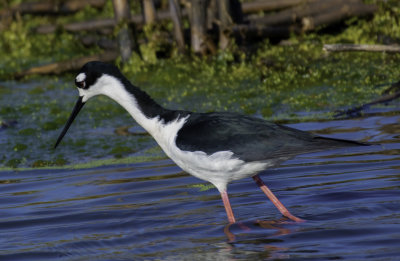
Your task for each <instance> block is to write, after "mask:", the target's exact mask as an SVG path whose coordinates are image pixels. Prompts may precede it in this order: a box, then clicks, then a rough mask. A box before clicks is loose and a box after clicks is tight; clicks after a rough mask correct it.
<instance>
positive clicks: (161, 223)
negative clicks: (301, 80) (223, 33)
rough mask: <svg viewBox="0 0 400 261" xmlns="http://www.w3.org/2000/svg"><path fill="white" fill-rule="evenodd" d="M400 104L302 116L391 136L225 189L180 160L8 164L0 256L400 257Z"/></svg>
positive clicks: (359, 134) (364, 135) (310, 157)
mask: <svg viewBox="0 0 400 261" xmlns="http://www.w3.org/2000/svg"><path fill="white" fill-rule="evenodd" d="M399 121H400V117H399V113H398V112H394V113H391V114H390V115H386V114H384V113H382V114H379V112H374V115H373V116H371V117H369V116H368V115H367V116H366V117H364V118H360V119H353V120H343V121H339V120H336V121H329V122H305V123H297V124H291V126H293V127H296V128H299V129H303V130H310V131H314V132H323V133H324V134H326V135H330V136H333V137H336V138H349V139H358V140H359V139H363V140H368V141H372V142H376V143H380V145H373V146H370V147H358V148H357V147H356V148H347V149H338V150H333V151H327V152H321V153H313V154H307V155H302V156H299V157H297V158H295V159H292V160H290V161H288V162H286V163H285V164H284V165H283V166H282V167H281V168H277V169H273V170H267V171H265V172H263V173H261V175H262V176H263V177H264V181H265V183H266V184H267V185H268V186H269V187H270V188H271V189H272V190H273V191H274V192H276V195H277V196H278V197H279V198H280V200H281V201H282V202H283V203H284V204H285V205H286V206H287V207H288V208H289V209H290V210H291V212H292V213H293V214H295V215H296V216H299V217H301V218H303V219H305V220H306V222H305V223H298V224H297V223H293V222H290V221H288V220H286V219H285V218H282V217H281V216H280V214H279V212H278V211H277V210H276V209H275V207H274V206H273V205H272V204H271V203H270V202H269V201H268V200H267V198H266V197H265V195H264V194H263V193H262V192H261V191H260V190H259V189H258V188H257V186H256V185H255V184H254V183H253V182H252V180H251V179H247V180H242V181H238V182H234V183H233V184H231V185H230V187H229V193H230V196H231V203H232V206H233V211H234V213H235V215H236V217H237V219H238V221H239V222H238V223H236V224H233V225H227V222H226V214H225V211H224V208H223V205H222V202H221V200H220V197H219V194H218V193H217V191H216V190H215V189H209V190H205V191H203V190H200V189H199V188H198V187H197V186H195V185H197V184H199V183H202V184H206V183H204V182H202V181H200V180H197V179H195V178H193V177H191V176H189V175H187V174H185V173H183V172H182V171H181V170H180V169H179V168H178V167H177V166H176V165H175V164H173V162H171V161H169V160H162V161H155V162H149V163H137V164H127V165H113V166H103V167H99V168H92V169H77V170H58V169H51V170H50V169H49V170H27V171H3V172H1V173H0V213H1V215H0V259H1V260H23V259H26V260H46V259H47V260H54V259H61V260H123V259H127V260H143V259H144V260H160V259H161V260H187V259H191V260H257V259H263V260H275V259H287V260H306V259H307V260H326V259H345V260H364V259H369V260H396V258H398V256H400V248H399V246H400V245H399V240H400V226H399V223H400V190H399V188H400V155H399V151H400V142H399V134H398V131H397V130H398V126H399V125H398V124H399Z"/></svg>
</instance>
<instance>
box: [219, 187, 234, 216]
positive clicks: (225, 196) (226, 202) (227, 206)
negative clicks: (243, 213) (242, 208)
mask: <svg viewBox="0 0 400 261" xmlns="http://www.w3.org/2000/svg"><path fill="white" fill-rule="evenodd" d="M221 198H222V201H223V202H224V207H225V210H226V214H227V215H228V220H229V223H231V224H232V223H235V222H236V221H235V216H233V211H232V208H231V203H229V197H228V193H227V192H226V190H224V192H221Z"/></svg>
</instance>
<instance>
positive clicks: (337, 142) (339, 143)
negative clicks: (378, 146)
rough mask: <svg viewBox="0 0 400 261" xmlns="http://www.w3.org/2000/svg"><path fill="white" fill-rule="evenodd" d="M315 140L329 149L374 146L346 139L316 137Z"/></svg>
mask: <svg viewBox="0 0 400 261" xmlns="http://www.w3.org/2000/svg"><path fill="white" fill-rule="evenodd" d="M314 139H315V140H318V142H323V143H325V144H326V145H327V146H329V147H338V148H339V147H350V146H370V145H373V144H371V143H368V142H361V141H355V140H345V139H336V138H329V137H321V136H316V137H314Z"/></svg>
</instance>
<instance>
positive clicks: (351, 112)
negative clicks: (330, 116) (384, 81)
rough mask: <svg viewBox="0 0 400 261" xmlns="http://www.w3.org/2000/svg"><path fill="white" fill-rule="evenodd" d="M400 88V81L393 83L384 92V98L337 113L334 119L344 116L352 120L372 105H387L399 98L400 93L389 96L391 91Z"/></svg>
mask: <svg viewBox="0 0 400 261" xmlns="http://www.w3.org/2000/svg"><path fill="white" fill-rule="evenodd" d="M399 88H400V81H398V82H395V83H392V84H391V85H390V87H389V88H388V89H386V90H385V91H383V93H384V94H385V95H384V96H382V97H379V98H377V99H375V100H373V101H371V102H368V103H365V104H363V105H360V106H357V107H354V108H350V109H348V110H344V111H336V114H335V115H334V117H336V118H338V117H341V116H343V115H346V116H347V117H348V118H352V117H357V116H360V115H361V111H362V110H365V109H367V108H368V107H370V106H372V105H376V104H380V103H387V102H390V101H393V100H394V99H397V98H399V97H400V91H397V92H395V93H393V94H388V92H389V91H392V90H395V89H399Z"/></svg>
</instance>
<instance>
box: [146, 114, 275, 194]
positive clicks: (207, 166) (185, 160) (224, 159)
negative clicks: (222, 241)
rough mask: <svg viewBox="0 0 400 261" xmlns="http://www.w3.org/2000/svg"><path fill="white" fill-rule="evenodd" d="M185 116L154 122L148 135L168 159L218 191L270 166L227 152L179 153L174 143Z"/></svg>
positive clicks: (269, 163)
mask: <svg viewBox="0 0 400 261" xmlns="http://www.w3.org/2000/svg"><path fill="white" fill-rule="evenodd" d="M188 117H189V116H188ZM188 117H186V118H181V119H179V120H176V121H173V122H170V123H168V124H163V122H160V121H159V120H158V119H154V120H155V121H154V125H155V126H154V128H152V130H149V132H150V133H151V134H152V136H153V137H154V139H155V140H156V141H157V143H158V144H159V145H160V147H161V148H162V149H163V150H164V152H165V153H166V154H167V155H168V157H170V158H171V159H172V160H173V161H174V162H175V163H176V164H177V165H178V166H179V167H181V168H182V169H183V170H185V171H186V172H188V173H189V174H191V175H193V176H195V177H197V178H199V179H202V180H206V181H209V182H211V183H212V184H213V185H215V186H216V187H217V188H218V190H219V191H224V190H225V189H226V185H227V184H228V183H229V182H231V181H233V180H238V179H242V178H244V177H250V176H253V175H255V174H257V173H258V172H260V171H262V170H264V169H266V168H267V167H269V166H271V165H272V162H250V163H248V162H247V163H246V162H244V161H243V160H240V159H237V158H235V157H233V153H232V152H231V151H219V152H215V153H213V154H211V155H207V154H206V153H204V152H202V151H182V150H181V149H179V148H178V147H177V146H176V142H175V141H176V137H177V134H178V131H179V130H180V129H181V128H182V126H183V124H184V123H185V122H186V120H187V118H188Z"/></svg>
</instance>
